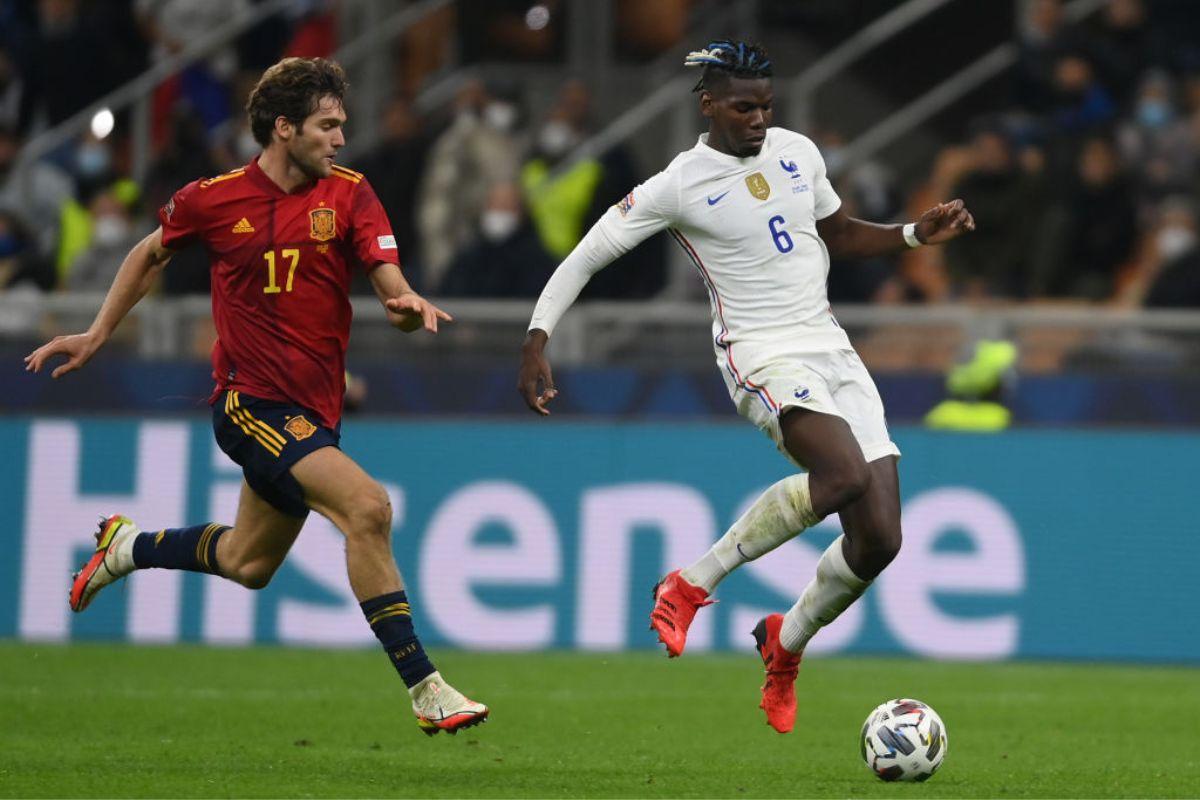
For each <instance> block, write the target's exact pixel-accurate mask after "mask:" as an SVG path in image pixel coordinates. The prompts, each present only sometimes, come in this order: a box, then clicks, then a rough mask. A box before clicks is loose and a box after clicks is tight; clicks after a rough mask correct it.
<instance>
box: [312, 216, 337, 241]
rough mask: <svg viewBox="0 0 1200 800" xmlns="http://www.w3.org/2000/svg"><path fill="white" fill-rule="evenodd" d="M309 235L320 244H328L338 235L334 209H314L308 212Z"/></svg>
mask: <svg viewBox="0 0 1200 800" xmlns="http://www.w3.org/2000/svg"><path fill="white" fill-rule="evenodd" d="M308 235H309V236H311V237H312V238H313V239H316V240H317V241H318V242H327V241H329V240H330V239H332V238H333V237H334V236H336V235H337V225H336V224H335V221H334V213H333V209H332V208H314V209H313V210H312V211H310V212H308Z"/></svg>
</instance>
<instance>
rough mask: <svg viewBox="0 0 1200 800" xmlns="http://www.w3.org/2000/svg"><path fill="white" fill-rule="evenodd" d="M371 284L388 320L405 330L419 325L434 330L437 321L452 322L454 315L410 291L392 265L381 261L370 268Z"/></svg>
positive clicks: (436, 327) (413, 329) (409, 331)
mask: <svg viewBox="0 0 1200 800" xmlns="http://www.w3.org/2000/svg"><path fill="white" fill-rule="evenodd" d="M371 286H372V287H374V289H375V294H376V296H378V297H379V302H381V303H383V307H384V308H386V309H387V314H388V322H390V323H391V324H392V325H393V326H394V327H397V328H399V329H400V330H402V331H404V332H405V333H411V332H413V331H415V330H417V329H418V328H424V329H425V330H427V331H429V332H430V333H437V329H438V320H442V321H444V322H453V321H454V317H452V316H450V315H449V314H447V313H446V312H445V311H442V310H441V309H440V308H438V307H437V306H435V305H434V304H433V303H431V302H429V301H428V300H426V299H425V298H424V297H421V295H419V294H417V293H416V292H415V291H413V288H412V287H411V286H409V285H408V281H407V280H405V279H404V273H403V272H401V271H400V267H398V266H396V265H395V264H390V263H388V262H386V261H384V262H380V263H379V264H378V265H377V266H376V267H375V269H373V270H371Z"/></svg>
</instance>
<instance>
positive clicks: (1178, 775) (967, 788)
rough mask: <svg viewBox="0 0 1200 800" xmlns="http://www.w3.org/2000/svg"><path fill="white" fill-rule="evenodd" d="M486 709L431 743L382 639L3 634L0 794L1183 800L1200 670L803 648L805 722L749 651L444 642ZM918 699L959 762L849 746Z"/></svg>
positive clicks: (444, 660) (448, 662) (452, 672)
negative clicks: (896, 761)
mask: <svg viewBox="0 0 1200 800" xmlns="http://www.w3.org/2000/svg"><path fill="white" fill-rule="evenodd" d="M434 658H435V661H436V663H437V664H438V665H439V668H440V669H442V670H443V672H444V674H445V675H446V676H447V678H448V679H449V680H450V681H452V682H453V683H455V684H456V685H458V686H459V687H460V688H462V689H463V690H465V691H466V692H467V693H468V694H469V695H471V696H474V697H476V698H478V699H480V700H482V701H484V702H487V703H489V704H490V705H491V706H492V709H493V715H494V717H493V719H492V720H491V721H489V722H488V723H487V724H486V725H484V726H482V727H479V728H474V729H471V730H468V731H464V732H463V733H461V734H459V735H458V736H457V737H449V736H445V735H442V734H439V735H438V736H437V737H434V738H432V739H428V738H427V737H425V736H424V735H422V734H421V733H420V732H419V731H418V730H417V727H416V725H415V723H414V721H413V718H412V716H411V713H410V711H409V708H408V702H407V700H408V698H407V695H406V694H405V693H404V692H403V691H402V686H401V684H400V682H399V680H398V679H397V678H396V676H395V674H394V673H393V672H392V669H391V666H390V664H388V663H387V661H386V659H384V658H383V657H382V656H381V655H380V654H379V653H377V652H375V651H374V650H363V651H319V650H286V649H275V648H252V649H209V648H202V647H194V646H180V647H134V646H123V645H91V644H87V645H79V644H77V645H71V646H53V645H44V646H43V645H28V644H15V643H0V720H2V724H0V796H3V797H18V796H19V797H83V796H101V797H108V796H111V797H151V796H172V797H214V796H237V797H283V796H288V797H364V796H371V797H530V796H532V797H630V796H636V797H846V796H855V797H906V798H910V797H911V798H915V797H1188V796H1195V795H1196V793H1197V791H1198V790H1200V735H1198V734H1197V728H1196V720H1197V719H1200V670H1197V669H1189V668H1170V667H1165V668H1154V667H1137V666H1096V665H1059V664H1002V665H986V664H942V663H932V662H922V661H916V660H906V659H860V658H855V659H847V658H837V659H817V658H814V659H811V661H810V662H809V663H806V664H805V665H804V666H803V667H802V668H801V671H800V681H799V685H798V688H799V695H800V717H799V723H798V725H797V730H796V732H794V733H792V734H790V735H787V736H780V735H778V734H776V733H774V732H773V731H771V730H770V729H769V728H768V727H767V726H766V725H765V724H764V718H763V715H762V712H761V711H759V710H758V708H757V703H758V684H759V682H760V678H761V666H760V665H759V664H758V662H757V659H756V658H755V657H754V656H753V655H752V654H747V655H721V656H694V655H689V656H685V657H684V658H682V659H678V660H672V661H668V660H667V659H666V658H664V657H662V656H661V655H660V654H650V653H633V654H612V655H593V654H573V653H535V654H484V655H481V654H473V653H466V652H457V651H445V652H435V653H434ZM895 696H910V697H917V698H919V699H921V700H924V701H925V702H927V703H929V704H931V705H932V706H933V707H934V708H936V709H937V710H938V712H939V713H940V714H941V715H942V717H943V719H944V720H945V721H946V726H947V729H948V733H949V753H948V756H947V759H946V763H945V765H944V766H943V768H942V770H941V772H939V773H938V774H937V775H936V776H934V778H933V779H932V780H931V781H929V782H928V783H925V784H909V785H901V784H885V783H882V782H880V781H878V780H876V779H875V778H874V777H873V776H872V775H871V774H870V773H869V772H868V771H867V769H866V767H864V766H863V764H862V763H861V761H860V760H859V756H858V744H857V737H858V731H859V727H860V726H861V724H862V721H863V719H864V718H865V716H866V714H867V712H868V711H870V710H871V708H873V707H874V706H875V705H876V704H877V703H879V702H882V701H883V700H885V699H888V698H890V697H895Z"/></svg>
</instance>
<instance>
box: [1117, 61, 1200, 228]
mask: <svg viewBox="0 0 1200 800" xmlns="http://www.w3.org/2000/svg"><path fill="white" fill-rule="evenodd" d="M1120 143H1121V149H1122V151H1123V153H1124V156H1125V160H1126V161H1128V162H1129V163H1130V164H1135V165H1137V175H1136V178H1137V183H1138V190H1139V194H1140V196H1141V199H1142V202H1143V203H1144V204H1146V205H1156V204H1157V203H1158V202H1160V201H1161V200H1163V199H1164V198H1166V197H1168V196H1171V195H1174V194H1178V193H1180V192H1186V191H1187V190H1188V188H1189V179H1190V177H1191V176H1192V175H1193V174H1194V173H1195V170H1196V165H1197V156H1196V149H1195V144H1194V142H1193V139H1192V134H1191V130H1190V127H1189V123H1188V121H1187V120H1185V119H1182V118H1181V115H1180V111H1179V106H1178V104H1177V103H1176V100H1175V85H1174V82H1173V81H1172V80H1171V78H1170V76H1169V75H1167V74H1166V73H1165V72H1157V71H1155V72H1150V73H1147V74H1146V76H1145V78H1143V80H1142V82H1141V84H1140V85H1139V87H1138V93H1137V97H1136V98H1135V100H1134V106H1133V117H1132V119H1131V120H1129V121H1128V122H1127V123H1126V124H1125V125H1124V126H1122V128H1121V130H1120Z"/></svg>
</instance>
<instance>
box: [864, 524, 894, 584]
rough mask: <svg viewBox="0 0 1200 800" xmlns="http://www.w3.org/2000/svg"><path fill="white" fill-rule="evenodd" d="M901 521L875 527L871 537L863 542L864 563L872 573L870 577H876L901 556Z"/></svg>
mask: <svg viewBox="0 0 1200 800" xmlns="http://www.w3.org/2000/svg"><path fill="white" fill-rule="evenodd" d="M902 538H903V537H902V536H901V533H900V521H899V520H895V521H889V522H887V523H884V524H879V525H876V526H874V527H873V529H872V530H871V535H870V536H868V537H866V538H865V540H864V541H863V551H864V552H863V554H862V556H863V557H862V561H863V564H864V566H865V567H866V569H867V570H868V571H869V572H870V576H869V577H872V578H873V577H875V576H876V575H878V574H879V573H881V572H883V570H884V569H886V568H887V565H888V564H890V563H892V560H893V559H895V558H896V556H897V555H899V554H900V543H901V540H902Z"/></svg>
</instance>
